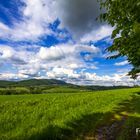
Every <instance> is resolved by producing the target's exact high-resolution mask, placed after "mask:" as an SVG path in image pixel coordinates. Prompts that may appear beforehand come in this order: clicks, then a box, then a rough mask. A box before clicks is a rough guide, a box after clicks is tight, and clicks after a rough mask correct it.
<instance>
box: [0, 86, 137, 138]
mask: <svg viewBox="0 0 140 140" xmlns="http://www.w3.org/2000/svg"><path fill="white" fill-rule="evenodd" d="M53 92H54V93H48V94H28V95H0V140H82V139H85V140H114V139H118V140H133V139H135V140H137V139H139V136H136V128H140V88H130V89H119V90H106V91H92V92H91V91H84V92H83V91H79V92H72V93H61V94H60V93H55V90H54V91H53Z"/></svg>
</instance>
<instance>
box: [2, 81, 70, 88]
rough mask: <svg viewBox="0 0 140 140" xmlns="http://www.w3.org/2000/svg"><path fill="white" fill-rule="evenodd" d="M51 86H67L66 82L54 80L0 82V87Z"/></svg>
mask: <svg viewBox="0 0 140 140" xmlns="http://www.w3.org/2000/svg"><path fill="white" fill-rule="evenodd" d="M51 85H68V84H67V83H66V82H64V81H61V80H56V79H30V80H23V81H4V80H0V87H9V86H51Z"/></svg>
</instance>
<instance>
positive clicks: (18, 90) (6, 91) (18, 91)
mask: <svg viewBox="0 0 140 140" xmlns="http://www.w3.org/2000/svg"><path fill="white" fill-rule="evenodd" d="M22 94H30V90H29V89H27V88H25V87H13V88H0V95H22Z"/></svg>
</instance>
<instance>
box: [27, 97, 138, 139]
mask: <svg viewBox="0 0 140 140" xmlns="http://www.w3.org/2000/svg"><path fill="white" fill-rule="evenodd" d="M124 112H127V113H128V114H127V113H124ZM123 113H124V114H123ZM134 113H137V114H139V115H140V96H139V95H138V94H137V95H136V94H135V95H134V96H132V100H126V101H124V102H123V103H121V104H119V105H118V107H117V108H114V110H113V111H112V112H107V113H94V114H89V115H83V116H82V117H81V118H80V119H79V120H73V121H72V122H68V123H66V124H65V125H66V128H61V127H59V126H55V125H50V126H48V127H47V128H45V129H43V130H42V131H41V132H39V133H36V134H33V135H32V136H31V137H29V138H26V140H75V139H78V140H103V139H104V140H116V139H117V138H118V137H119V138H120V140H125V139H127V140H138V139H139V136H138V138H137V136H136V128H140V116H139V117H137V116H135V115H129V114H134ZM114 116H119V118H115V117H114ZM113 119H114V120H113ZM95 137H96V138H95Z"/></svg>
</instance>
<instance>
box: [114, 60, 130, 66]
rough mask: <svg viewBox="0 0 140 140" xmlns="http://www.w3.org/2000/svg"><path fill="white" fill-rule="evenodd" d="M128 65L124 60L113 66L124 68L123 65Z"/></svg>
mask: <svg viewBox="0 0 140 140" xmlns="http://www.w3.org/2000/svg"><path fill="white" fill-rule="evenodd" d="M128 64H129V62H128V61H127V60H125V61H122V62H117V63H115V64H114V65H115V66H124V65H128Z"/></svg>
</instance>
